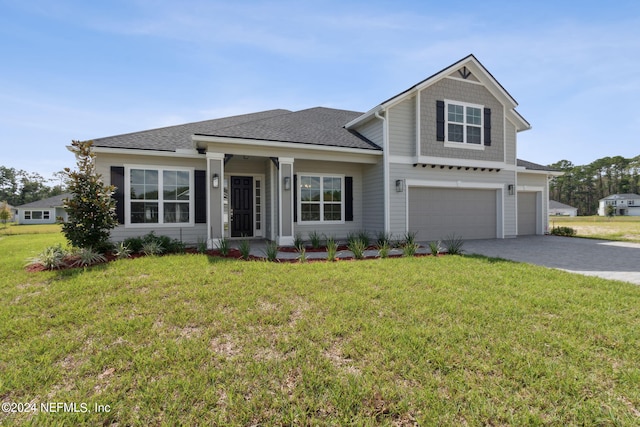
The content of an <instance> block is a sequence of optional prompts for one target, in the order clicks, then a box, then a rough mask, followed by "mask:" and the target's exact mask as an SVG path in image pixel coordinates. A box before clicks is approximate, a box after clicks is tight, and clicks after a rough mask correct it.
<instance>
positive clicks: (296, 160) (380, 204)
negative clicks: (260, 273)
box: [94, 55, 560, 247]
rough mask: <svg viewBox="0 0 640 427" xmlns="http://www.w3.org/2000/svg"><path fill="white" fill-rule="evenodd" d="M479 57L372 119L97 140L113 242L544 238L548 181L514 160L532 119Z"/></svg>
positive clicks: (255, 121) (217, 125) (193, 128)
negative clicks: (361, 235) (162, 238)
mask: <svg viewBox="0 0 640 427" xmlns="http://www.w3.org/2000/svg"><path fill="white" fill-rule="evenodd" d="M516 105H517V103H516V101H515V100H514V99H513V98H512V97H511V95H510V94H509V93H508V92H507V91H506V90H505V89H504V88H503V87H502V86H501V85H500V84H499V83H498V82H497V81H496V80H495V79H494V77H493V76H492V75H491V74H490V73H489V71H487V70H486V69H485V67H484V66H483V65H482V64H481V63H480V62H479V61H478V60H477V59H476V58H475V57H474V56H473V55H469V56H467V57H466V58H464V59H462V60H460V61H458V62H456V63H455V64H453V65H451V66H449V67H447V68H445V69H443V70H441V71H439V72H438V73H436V74H434V75H432V76H431V77H429V78H427V79H426V80H423V81H422V82H420V83H418V84H416V85H415V86H412V87H411V88H409V89H407V90H405V91H404V92H401V93H399V94H398V95H396V96H394V97H392V98H390V99H388V100H386V101H384V102H382V103H381V104H379V105H377V106H375V107H373V108H372V109H371V110H369V111H368V112H366V113H361V112H355V111H346V110H337V109H332V108H322V107H318V108H311V109H307V110H302V111H288V110H270V111H262V112H258V113H253V114H245V115H240V116H233V117H226V118H220V119H215V120H207V121H202V122H197V123H189V124H184V125H178V126H170V127H166V128H161V129H153V130H146V131H141V132H135V133H130V134H125V135H118V136H112V137H106V138H98V139H95V140H94V152H95V153H96V167H97V169H98V172H99V173H100V174H102V175H103V177H104V179H105V182H107V183H111V184H113V185H115V186H116V187H117V188H118V190H117V191H116V193H115V195H114V197H115V198H116V200H117V214H118V219H119V222H120V224H121V225H120V226H118V227H117V228H116V229H114V230H113V231H112V235H111V236H112V239H113V240H122V239H124V238H126V237H129V236H134V235H140V234H145V233H148V232H149V231H151V230H154V231H155V232H156V233H157V234H163V235H168V236H171V237H173V238H180V239H182V240H183V241H185V242H191V243H194V242H196V241H197V240H198V239H205V238H206V239H207V240H208V243H209V246H210V247H213V246H214V245H216V244H217V243H218V242H219V241H220V240H221V239H223V238H240V237H254V238H266V239H269V240H274V241H276V242H277V243H278V244H280V245H292V244H293V242H294V237H295V236H296V235H298V234H299V235H301V236H302V237H303V238H307V237H308V234H309V233H310V232H313V231H315V232H318V233H323V234H325V235H327V236H334V237H335V238H338V239H341V238H345V237H346V236H347V235H348V234H349V233H352V232H355V231H358V230H366V231H368V232H369V233H370V234H371V235H372V236H375V235H376V234H377V233H379V232H386V233H390V234H392V235H393V236H395V237H401V236H403V235H404V234H405V233H406V232H408V231H411V232H416V233H417V239H418V240H421V241H427V240H435V239H442V238H445V237H447V236H449V235H451V234H454V233H455V234H456V235H457V236H459V237H462V238H465V239H479V238H505V237H515V236H517V235H526V234H544V233H545V231H546V230H547V227H548V218H547V216H548V214H547V211H548V189H547V180H548V177H549V176H551V175H559V174H560V173H559V172H557V171H554V170H551V169H549V168H547V167H545V166H541V165H537V164H534V163H530V162H526V161H522V160H517V159H516V139H517V134H518V132H520V131H524V130H528V129H530V125H529V123H528V122H527V121H526V120H525V119H524V118H523V117H522V116H521V115H520V114H518V112H516V110H515V107H516Z"/></svg>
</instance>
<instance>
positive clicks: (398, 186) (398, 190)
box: [396, 179, 404, 193]
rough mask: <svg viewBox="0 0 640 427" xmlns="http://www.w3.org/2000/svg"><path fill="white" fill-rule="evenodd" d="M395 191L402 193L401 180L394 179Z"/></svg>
mask: <svg viewBox="0 0 640 427" xmlns="http://www.w3.org/2000/svg"><path fill="white" fill-rule="evenodd" d="M396 191H397V192H398V193H402V192H403V191H404V181H403V180H401V179H396Z"/></svg>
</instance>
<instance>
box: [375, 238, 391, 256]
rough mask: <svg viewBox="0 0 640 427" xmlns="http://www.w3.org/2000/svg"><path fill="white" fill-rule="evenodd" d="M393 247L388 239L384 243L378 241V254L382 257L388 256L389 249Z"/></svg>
mask: <svg viewBox="0 0 640 427" xmlns="http://www.w3.org/2000/svg"><path fill="white" fill-rule="evenodd" d="M390 249H391V247H390V244H389V242H388V241H384V242H382V243H379V242H378V254H379V255H380V258H386V257H388V256H389V250H390Z"/></svg>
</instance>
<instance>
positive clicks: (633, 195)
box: [600, 193, 640, 200]
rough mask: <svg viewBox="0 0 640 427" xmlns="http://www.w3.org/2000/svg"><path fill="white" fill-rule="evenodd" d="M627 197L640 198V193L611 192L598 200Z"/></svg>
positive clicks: (624, 198) (625, 198)
mask: <svg viewBox="0 0 640 427" xmlns="http://www.w3.org/2000/svg"><path fill="white" fill-rule="evenodd" d="M629 199H640V195H637V194H635V193H625V194H611V195H610V196H607V197H605V198H602V199H600V200H629Z"/></svg>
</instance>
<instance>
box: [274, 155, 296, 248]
mask: <svg viewBox="0 0 640 427" xmlns="http://www.w3.org/2000/svg"><path fill="white" fill-rule="evenodd" d="M278 164H279V168H278V183H277V185H276V188H277V191H278V196H279V197H278V200H279V202H278V208H279V212H278V218H279V219H280V220H279V224H278V242H277V243H278V245H280V246H293V234H294V231H293V192H294V191H296V189H295V188H294V187H293V158H292V157H280V158H279V159H278Z"/></svg>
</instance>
